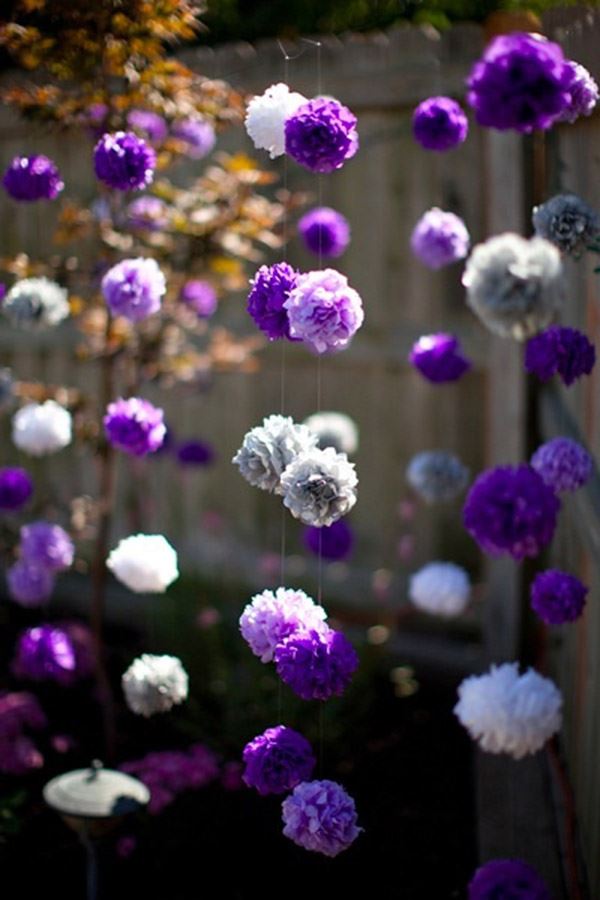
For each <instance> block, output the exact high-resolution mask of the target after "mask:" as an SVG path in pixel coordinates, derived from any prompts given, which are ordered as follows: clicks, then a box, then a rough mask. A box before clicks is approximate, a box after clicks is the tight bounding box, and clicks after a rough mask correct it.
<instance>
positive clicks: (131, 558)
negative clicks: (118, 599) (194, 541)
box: [106, 534, 179, 594]
mask: <svg viewBox="0 0 600 900" xmlns="http://www.w3.org/2000/svg"><path fill="white" fill-rule="evenodd" d="M106 565H107V566H108V568H109V569H110V570H111V572H112V573H113V575H114V576H115V578H118V580H119V581H120V582H121V583H122V584H124V585H125V586H126V587H128V588H129V589H130V590H132V591H136V592H137V593H142V594H144V593H149V594H162V593H164V591H166V589H167V588H168V586H169V585H170V584H171V583H172V582H173V581H175V579H176V578H178V577H179V571H178V569H177V553H176V552H175V550H174V549H173V547H171V545H170V544H169V542H168V541H167V540H166V538H164V537H163V536H162V534H132V535H130V536H129V537H127V538H124V539H123V540H122V541H120V542H119V543H118V545H117V546H116V547H115V549H114V550H111V552H110V555H109V557H108V559H107V560H106Z"/></svg>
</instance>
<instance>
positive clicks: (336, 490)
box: [281, 447, 358, 526]
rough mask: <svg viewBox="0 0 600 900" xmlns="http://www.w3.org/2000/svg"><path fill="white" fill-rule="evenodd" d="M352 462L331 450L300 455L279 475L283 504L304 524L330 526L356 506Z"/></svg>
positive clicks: (310, 451) (344, 455) (315, 450)
mask: <svg viewBox="0 0 600 900" xmlns="http://www.w3.org/2000/svg"><path fill="white" fill-rule="evenodd" d="M357 484H358V478H357V476H356V472H355V470H354V463H351V462H348V457H347V456H346V454H345V453H336V452H335V450H334V449H333V448H332V447H327V449H325V450H319V449H318V448H317V449H313V450H307V451H306V452H305V453H302V454H299V455H298V456H296V457H295V458H294V460H293V461H292V462H291V463H290V464H289V465H288V467H287V468H286V469H285V471H284V473H283V475H282V476H281V493H282V494H283V504H284V506H286V507H287V508H288V509H289V511H290V512H291V514H292V515H293V516H294V518H295V519H300V521H301V522H303V523H304V524H305V525H318V526H321V525H332V524H333V523H334V522H336V521H337V520H338V519H340V518H341V517H342V516H345V515H346V513H348V512H350V510H351V509H352V507H353V506H354V504H355V503H356V499H357V498H356V486H357Z"/></svg>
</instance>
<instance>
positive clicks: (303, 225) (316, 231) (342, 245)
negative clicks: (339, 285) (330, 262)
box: [298, 206, 350, 259]
mask: <svg viewBox="0 0 600 900" xmlns="http://www.w3.org/2000/svg"><path fill="white" fill-rule="evenodd" d="M298 233H299V234H300V236H301V237H302V240H303V241H304V245H305V247H306V249H307V250H309V251H310V252H311V253H314V254H315V256H322V257H328V258H331V259H333V258H335V257H336V256H341V255H342V253H343V252H344V250H345V249H346V247H347V246H348V244H349V243H350V225H349V224H348V219H347V218H346V217H345V216H343V215H342V214H341V213H339V212H338V211H337V210H336V209H331V207H329V206H317V207H316V208H315V209H311V210H309V212H307V213H305V214H304V215H303V216H302V218H301V219H300V220H299V222H298Z"/></svg>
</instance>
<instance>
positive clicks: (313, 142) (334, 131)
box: [285, 97, 358, 172]
mask: <svg viewBox="0 0 600 900" xmlns="http://www.w3.org/2000/svg"><path fill="white" fill-rule="evenodd" d="M357 150H358V131H357V130H356V116H355V115H354V113H352V112H350V110H349V109H348V108H347V107H346V106H343V105H342V104H341V103H339V102H338V101H337V100H332V99H331V98H328V97H317V98H316V99H315V100H308V101H306V103H304V104H302V106H299V107H297V108H296V110H295V111H294V112H293V113H292V114H291V115H289V116H288V117H287V119H286V120H285V152H286V153H287V154H288V155H289V156H291V157H292V159H295V160H296V162H297V163H299V164H300V165H301V166H304V168H305V169H309V171H311V172H333V171H335V170H336V169H341V168H342V166H343V165H344V163H345V162H346V161H347V160H348V159H351V158H352V157H353V156H354V154H355V153H356V151H357Z"/></svg>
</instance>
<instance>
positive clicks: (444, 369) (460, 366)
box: [408, 333, 471, 384]
mask: <svg viewBox="0 0 600 900" xmlns="http://www.w3.org/2000/svg"><path fill="white" fill-rule="evenodd" d="M408 359H409V362H410V363H411V364H412V365H413V366H414V367H415V369H417V371H418V372H420V373H421V375H422V376H423V377H424V378H426V379H427V381H431V382H432V384H444V383H446V382H449V381H458V379H459V378H462V376H463V375H464V374H465V372H468V371H469V369H470V368H471V362H470V361H469V360H468V359H467V358H466V357H465V356H463V353H462V350H461V347H460V344H459V342H458V338H455V337H454V335H452V334H445V333H440V334H424V335H423V336H422V337H420V338H419V340H418V341H417V342H416V344H414V345H413V348H412V350H411V351H410V356H409V357H408Z"/></svg>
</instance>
